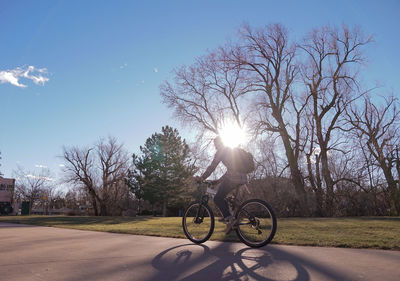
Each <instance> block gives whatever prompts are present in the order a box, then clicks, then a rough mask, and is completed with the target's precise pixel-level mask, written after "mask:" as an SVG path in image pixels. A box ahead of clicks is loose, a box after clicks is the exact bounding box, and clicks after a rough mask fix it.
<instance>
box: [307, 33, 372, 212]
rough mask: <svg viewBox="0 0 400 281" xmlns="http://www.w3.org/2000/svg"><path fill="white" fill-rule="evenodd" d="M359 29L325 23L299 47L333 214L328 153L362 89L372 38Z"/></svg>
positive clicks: (328, 199) (329, 204)
mask: <svg viewBox="0 0 400 281" xmlns="http://www.w3.org/2000/svg"><path fill="white" fill-rule="evenodd" d="M371 40H372V39H371V38H370V37H367V38H365V37H364V36H363V35H362V34H361V32H360V31H359V30H358V29H353V30H350V29H349V28H347V27H346V26H343V27H342V29H341V30H340V31H339V30H336V29H334V28H329V27H323V28H321V29H316V30H314V31H313V32H312V33H311V34H310V35H309V36H308V37H306V39H305V40H304V43H303V44H302V45H301V46H300V48H301V49H302V50H303V51H304V52H305V56H306V62H305V64H304V65H303V67H302V79H303V82H304V84H305V86H306V87H307V91H308V97H309V98H310V101H311V102H310V103H309V106H308V110H309V112H310V113H311V114H310V115H311V116H312V126H313V129H314V133H315V135H316V138H315V140H314V141H315V143H316V145H318V147H319V149H320V153H319V156H320V161H321V168H322V169H321V172H322V177H323V180H324V183H325V186H326V212H327V214H328V215H332V212H333V200H334V195H333V191H334V185H335V181H334V179H333V178H332V174H331V171H330V168H329V164H328V162H329V160H328V153H329V151H330V150H332V149H335V147H338V145H339V143H340V139H339V138H338V139H335V133H334V132H335V131H336V130H338V129H340V128H343V126H344V122H343V121H344V118H343V116H344V114H343V113H344V111H345V109H346V108H347V106H348V105H349V104H350V103H352V102H353V101H354V99H356V98H357V97H358V96H357V95H358V93H359V89H358V87H359V82H358V80H357V73H358V69H357V66H358V65H360V64H361V63H363V61H364V58H363V56H362V53H361V48H362V47H363V46H364V45H366V44H368V43H369V42H371Z"/></svg>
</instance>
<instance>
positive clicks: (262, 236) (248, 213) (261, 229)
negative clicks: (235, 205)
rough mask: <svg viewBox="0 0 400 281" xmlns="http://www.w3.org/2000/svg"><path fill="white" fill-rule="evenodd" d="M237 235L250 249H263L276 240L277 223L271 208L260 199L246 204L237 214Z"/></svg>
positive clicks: (251, 200)
mask: <svg viewBox="0 0 400 281" xmlns="http://www.w3.org/2000/svg"><path fill="white" fill-rule="evenodd" d="M236 221H237V227H236V234H237V235H238V237H239V239H240V240H241V241H242V242H243V243H244V244H246V245H247V246H250V247H255V248H258V247H262V246H265V245H267V244H268V243H269V242H271V240H272V239H273V238H274V235H275V232H276V228H277V222H276V216H275V213H274V211H273V210H272V208H271V206H270V205H269V204H268V203H267V202H265V201H263V200H259V199H250V200H248V201H246V202H244V203H243V204H242V205H241V206H240V208H239V209H238V211H237V213H236Z"/></svg>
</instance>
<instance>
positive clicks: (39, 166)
mask: <svg viewBox="0 0 400 281" xmlns="http://www.w3.org/2000/svg"><path fill="white" fill-rule="evenodd" d="M35 167H36V168H47V166H45V165H42V164H36V165H35Z"/></svg>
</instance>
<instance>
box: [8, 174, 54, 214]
mask: <svg viewBox="0 0 400 281" xmlns="http://www.w3.org/2000/svg"><path fill="white" fill-rule="evenodd" d="M14 176H15V178H16V184H15V197H16V199H17V200H18V201H29V202H30V205H29V208H30V211H31V210H32V207H33V206H34V205H38V204H39V203H40V202H41V201H43V200H44V196H47V195H48V194H50V193H51V192H53V190H54V187H55V186H54V184H52V183H53V179H52V178H51V175H50V171H49V170H48V169H40V171H27V170H25V169H24V168H23V167H20V166H19V167H18V168H17V170H16V171H14ZM46 199H47V198H46Z"/></svg>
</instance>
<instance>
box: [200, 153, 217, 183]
mask: <svg viewBox="0 0 400 281" xmlns="http://www.w3.org/2000/svg"><path fill="white" fill-rule="evenodd" d="M219 162H221V153H220V152H218V151H217V153H215V156H214V159H213V161H212V162H211V164H210V166H208V167H207V169H206V170H205V172H204V173H203V174H202V175H201V179H202V180H205V179H207V178H208V177H209V176H210V175H211V173H212V172H214V170H215V168H217V166H218V164H219Z"/></svg>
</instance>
